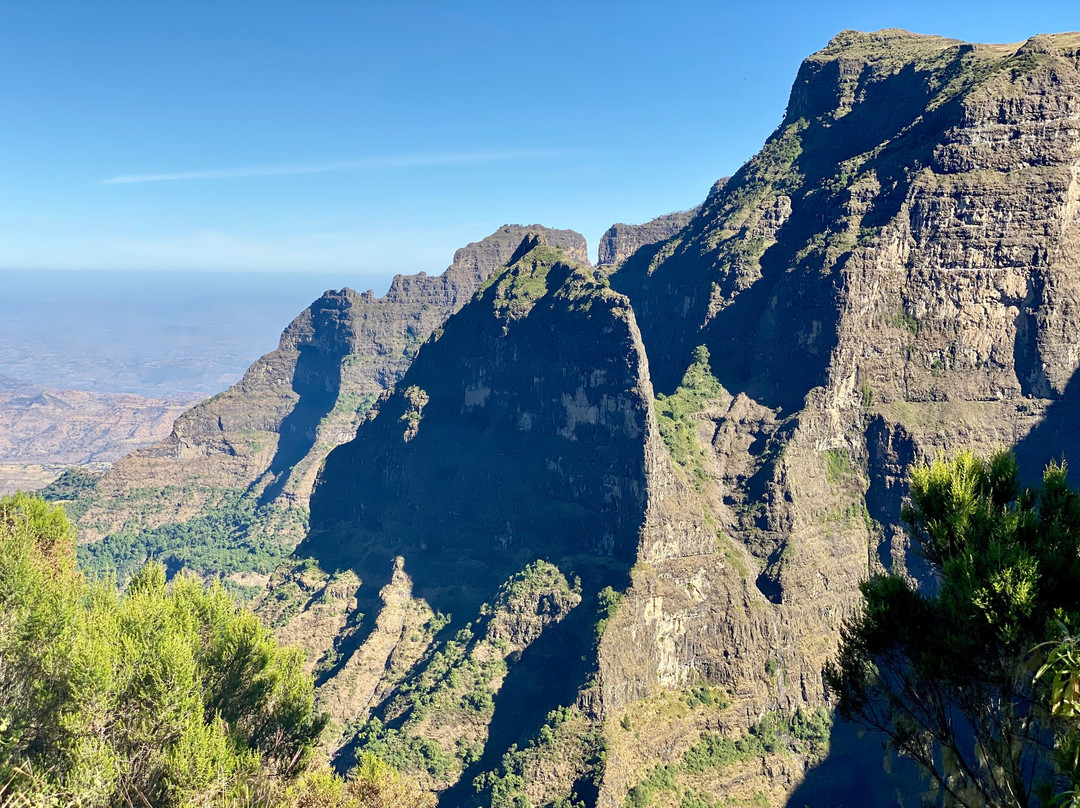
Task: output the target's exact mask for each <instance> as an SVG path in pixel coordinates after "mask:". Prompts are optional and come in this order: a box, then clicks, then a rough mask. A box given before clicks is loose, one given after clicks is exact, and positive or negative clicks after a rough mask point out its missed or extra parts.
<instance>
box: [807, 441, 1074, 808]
mask: <svg viewBox="0 0 1080 808" xmlns="http://www.w3.org/2000/svg"><path fill="white" fill-rule="evenodd" d="M910 482H911V504H910V505H909V506H907V507H905V509H904V511H903V513H902V517H903V519H904V521H905V522H906V523H907V526H908V527H909V529H910V532H911V535H912V536H913V538H914V539H915V540H916V542H917V543H918V547H919V549H920V550H921V551H922V554H923V555H924V556H925V557H926V559H927V560H928V561H929V563H930V565H931V567H932V569H933V571H934V580H933V581H932V582H929V584H930V585H929V587H928V588H930V589H933V590H936V591H935V592H934V593H933V594H928V593H927V592H926V591H921V590H919V589H917V588H916V587H915V586H914V585H913V583H912V582H911V581H909V580H908V579H906V578H904V577H902V576H900V575H880V576H877V577H875V578H872V579H871V580H869V581H867V582H866V583H864V584H863V585H862V592H863V595H864V597H865V604H864V608H863V609H862V611H861V613H860V614H859V615H857V616H856V617H855V618H853V619H851V620H849V621H848V622H847V624H846V625H845V627H844V629H843V632H842V643H841V649H840V653H839V656H838V658H837V660H836V662H835V663H834V664H832V665H830V666H829V667H828V669H827V670H826V682H827V684H828V686H829V689H830V691H831V692H832V693H833V694H834V695H835V696H836V697H837V700H838V709H839V712H840V713H841V715H843V716H844V717H846V718H849V719H852V720H855V721H857V722H858V723H860V724H862V725H864V726H866V727H869V728H871V729H874V730H878V731H881V732H883V733H885V734H886V735H887V736H888V739H889V744H890V746H891V747H892V749H893V750H894V751H896V752H899V753H900V754H902V755H904V756H906V757H909V758H911V759H912V760H914V761H915V762H916V763H918V764H919V765H920V766H922V767H923V768H924V769H925V771H926V772H927V773H928V774H929V775H930V777H931V779H932V782H933V784H934V785H935V787H936V788H939V789H941V790H942V791H943V792H945V794H946V795H947V801H948V802H949V803H951V804H955V805H962V806H970V807H971V808H974V807H975V806H986V805H995V806H1027V805H1031V804H1034V803H1036V802H1038V797H1037V796H1036V795H1037V794H1038V793H1040V792H1037V791H1036V786H1037V785H1039V784H1040V783H1047V784H1048V783H1049V782H1050V780H1052V779H1053V777H1054V773H1053V769H1052V765H1051V764H1052V754H1051V747H1052V743H1053V723H1054V719H1053V717H1052V716H1051V715H1050V711H1049V710H1047V709H1046V708H1045V707H1044V706H1043V705H1044V703H1045V699H1044V698H1042V697H1041V696H1040V695H1039V694H1037V693H1036V687H1038V686H1039V684H1038V683H1037V682H1036V681H1035V672H1036V669H1037V668H1038V663H1039V661H1040V659H1041V657H1042V656H1043V655H1044V654H1045V650H1040V649H1044V648H1045V646H1043V645H1042V644H1043V643H1044V642H1045V641H1046V640H1047V638H1048V636H1050V635H1051V634H1052V633H1053V632H1055V631H1058V629H1057V628H1056V627H1057V626H1059V625H1062V626H1066V627H1068V626H1072V625H1075V624H1076V621H1077V618H1078V616H1080V586H1077V581H1078V580H1080V497H1078V495H1077V494H1076V493H1075V492H1074V491H1072V490H1071V489H1070V488H1069V487H1068V485H1067V484H1066V479H1065V468H1064V466H1063V465H1057V464H1053V463H1052V464H1050V465H1049V466H1048V467H1047V468H1046V471H1045V473H1044V475H1043V481H1042V487H1041V489H1039V490H1023V491H1021V490H1020V486H1019V483H1018V474H1017V466H1016V461H1015V459H1014V458H1013V456H1012V455H1011V454H1009V453H1008V452H998V453H996V454H994V455H993V456H991V457H990V458H987V459H980V458H977V457H975V456H973V455H972V454H970V453H962V454H960V455H958V456H957V457H956V458H954V459H953V460H950V461H946V460H937V461H935V462H933V463H931V464H929V465H922V466H919V467H916V468H915V469H914V470H913V471H912V473H911V481H910Z"/></svg>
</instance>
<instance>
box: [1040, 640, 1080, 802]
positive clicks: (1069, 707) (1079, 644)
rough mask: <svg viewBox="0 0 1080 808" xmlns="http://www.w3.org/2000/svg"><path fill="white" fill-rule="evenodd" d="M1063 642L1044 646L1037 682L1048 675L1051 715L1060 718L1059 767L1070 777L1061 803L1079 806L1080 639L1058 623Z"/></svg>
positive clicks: (1058, 738) (1054, 641) (1057, 748)
mask: <svg viewBox="0 0 1080 808" xmlns="http://www.w3.org/2000/svg"><path fill="white" fill-rule="evenodd" d="M1058 627H1059V629H1060V630H1061V631H1062V634H1063V635H1064V636H1063V637H1062V639H1059V640H1053V641H1050V642H1047V643H1045V644H1044V646H1043V647H1044V648H1046V649H1048V653H1047V658H1046V662H1045V663H1044V664H1043V666H1042V667H1041V668H1040V669H1039V671H1038V673H1036V675H1035V678H1036V679H1042V678H1043V677H1046V676H1047V675H1048V674H1049V681H1050V700H1049V706H1050V712H1051V714H1052V715H1054V716H1057V717H1058V718H1060V719H1062V721H1061V724H1060V725H1059V728H1058V733H1057V738H1056V752H1057V763H1058V767H1059V768H1060V769H1061V771H1063V772H1064V773H1065V774H1066V775H1067V776H1068V778H1069V781H1070V783H1071V786H1072V787H1071V788H1069V789H1067V790H1065V791H1063V792H1062V793H1061V794H1059V795H1058V800H1059V802H1060V804H1062V805H1067V806H1069V808H1078V806H1080V637H1078V636H1077V635H1076V634H1071V633H1069V631H1068V629H1067V627H1066V626H1065V624H1064V623H1058Z"/></svg>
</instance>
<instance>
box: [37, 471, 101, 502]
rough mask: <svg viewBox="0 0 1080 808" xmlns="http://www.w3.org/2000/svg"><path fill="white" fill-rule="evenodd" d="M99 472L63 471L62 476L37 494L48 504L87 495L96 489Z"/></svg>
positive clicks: (99, 476) (99, 477)
mask: <svg viewBox="0 0 1080 808" xmlns="http://www.w3.org/2000/svg"><path fill="white" fill-rule="evenodd" d="M100 479H101V473H100V472H94V471H89V470H87V469H84V468H78V467H75V468H70V469H65V470H64V472H63V474H61V475H60V476H59V477H57V478H56V479H55V480H53V481H52V482H51V483H49V484H48V485H47V486H45V487H44V488H42V489H41V491H39V492H38V493H39V494H40V496H41V497H42V498H44V499H46V500H48V501H49V502H58V501H61V500H72V499H77V498H78V497H81V496H84V495H86V494H89V493H90V492H91V491H93V490H94V489H95V488H97V484H98V480H100Z"/></svg>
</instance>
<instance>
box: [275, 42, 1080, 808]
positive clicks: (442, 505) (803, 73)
mask: <svg viewBox="0 0 1080 808" xmlns="http://www.w3.org/2000/svg"><path fill="white" fill-rule="evenodd" d="M1078 48H1080V35H1071V34H1070V35H1057V36H1043V37H1035V38H1033V39H1031V40H1029V41H1027V42H1025V43H1022V44H1019V45H1000V46H997V45H972V44H967V43H962V42H957V41H954V40H947V39H941V38H937V37H927V36H917V35H913V34H909V33H907V32H903V31H894V30H890V31H881V32H877V33H873V34H864V33H859V32H844V33H842V34H840V35H838V36H837V37H836V38H834V39H833V41H832V42H830V43H829V45H828V47H826V48H825V49H824V50H823V51H821V52H820V53H817V54H815V55H813V56H811V57H810V58H809V59H807V60H806V61H805V62H804V63H803V65H802V67H801V69H800V71H799V74H798V76H797V78H796V82H795V86H794V87H793V90H792V94H791V98H790V101H789V104H788V108H787V112H786V114H785V117H784V120H783V121H782V123H781V125H780V126H779V128H778V129H777V130H776V132H775V133H774V134H773V135H772V136H771V137H770V138H769V140H768V142H767V143H766V144H765V146H764V148H763V150H762V151H761V152H760V153H759V154H758V155H757V156H755V157H754V158H753V159H752V160H751V161H750V162H749V163H747V165H745V166H744V167H743V168H742V169H740V170H739V172H737V173H736V174H735V175H734V176H733V177H732V178H731V179H730V181H728V182H727V183H726V184H724V185H723V186H721V187H718V188H715V189H714V190H713V192H711V193H710V194H709V196H708V198H707V199H706V201H705V202H704V204H703V205H702V206H701V208H700V209H698V210H697V211H696V212H695V213H694V215H693V217H692V218H691V220H690V221H689V222H687V223H686V224H685V226H683V227H681V228H679V229H678V232H677V233H675V234H674V235H673V236H671V237H670V238H668V239H666V240H664V241H662V242H659V243H656V244H653V245H650V246H646V247H644V248H640V249H638V250H637V251H636V252H635V253H634V254H633V255H631V256H629V257H628V258H626V260H625V261H623V262H622V263H620V264H618V265H617V269H615V270H614V271H613V272H612V271H611V269H608V270H592V269H590V268H588V267H584V266H581V265H580V264H577V263H575V262H574V261H573V260H571V258H570V257H569V256H566V255H560V254H558V253H557V252H556V251H553V250H551V249H550V248H545V247H543V246H542V245H539V244H538V243H536V242H535V241H532V240H526V241H525V242H524V243H523V245H522V246H521V248H520V249H519V250H518V252H517V254H516V255H515V256H514V257H513V259H512V260H511V261H510V263H509V264H508V266H507V267H506V268H505V269H503V270H502V271H501V272H500V273H499V274H498V275H497V276H496V277H495V278H494V279H493V280H492V281H491V282H489V284H488V285H487V286H486V287H485V288H484V289H483V291H482V292H481V293H480V294H479V295H477V297H476V298H475V299H474V300H473V301H472V302H471V303H470V304H469V305H468V306H466V307H465V308H464V309H462V311H461V312H459V313H458V314H457V315H455V316H454V317H453V318H451V319H450V320H449V321H448V322H447V323H446V325H445V330H444V331H443V332H442V334H441V336H438V338H437V339H435V340H434V341H432V342H430V343H428V344H427V345H425V346H424V348H423V349H422V350H421V351H420V352H419V354H418V355H417V358H416V360H415V362H414V364H413V365H412V367H411V368H410V369H409V371H408V372H407V373H406V375H405V376H404V377H403V379H402V381H401V383H400V384H399V386H398V387H397V389H396V392H395V393H394V394H393V395H391V396H390V397H388V398H386V399H385V400H384V401H383V402H382V403H381V405H380V406H379V408H378V411H377V412H376V413H375V414H374V416H373V417H371V418H370V419H368V420H367V421H366V422H365V423H364V424H362V425H361V427H360V428H359V431H358V433H357V436H356V438H355V439H354V440H353V441H352V442H350V443H348V444H346V445H344V446H342V447H340V448H339V449H337V450H335V451H334V452H332V453H331V454H330V455H329V457H328V458H327V462H326V467H325V470H324V472H323V474H322V475H321V477H320V481H319V483H318V485H317V486H316V490H315V495H314V497H313V500H312V531H311V533H310V535H309V536H308V538H307V539H306V541H305V542H304V544H302V545H301V546H300V548H298V551H297V554H296V556H295V558H294V559H293V560H292V561H291V562H290V563H289V564H288V565H287V566H286V567H285V568H283V569H282V570H280V571H279V572H278V573H277V574H276V576H275V580H274V582H273V586H272V588H271V593H270V596H269V597H268V598H267V601H266V603H265V604H264V613H265V614H266V615H267V617H268V619H271V620H273V621H274V622H275V623H276V624H277V625H278V626H279V627H280V630H281V632H282V634H283V635H284V636H286V637H289V638H291V639H297V640H303V641H305V642H307V643H308V645H309V647H310V648H311V649H312V650H313V652H314V654H315V657H314V659H313V664H315V665H317V670H318V673H319V677H320V682H321V683H322V692H323V694H324V696H323V698H324V704H325V705H326V706H327V707H329V708H330V709H331V710H332V712H333V713H334V716H335V719H336V721H337V729H338V743H339V744H340V753H339V754H340V755H341V760H342V761H343V762H344V763H347V762H348V757H349V755H350V754H351V749H352V748H353V746H354V745H356V744H362V745H365V746H367V747H368V748H372V749H374V750H375V751H377V752H379V753H380V754H383V755H384V756H386V757H387V758H388V759H390V760H392V761H393V762H394V763H395V764H397V765H399V766H401V767H403V768H405V769H406V770H407V771H409V772H410V773H412V774H414V775H415V776H417V777H421V778H423V779H424V781H425V782H426V783H427V784H428V785H429V786H430V787H431V788H433V789H434V790H436V791H438V792H439V793H440V794H441V800H442V804H444V805H465V804H469V805H471V804H476V803H478V802H479V803H482V804H491V805H507V804H510V803H515V804H524V803H522V802H521V801H522V800H527V801H528V802H529V803H531V804H534V805H541V804H542V805H554V804H566V803H565V800H569V799H575V797H574V795H576V799H581V800H583V801H584V802H585V803H586V804H598V805H603V806H616V805H622V804H627V805H631V806H644V805H649V804H655V805H664V806H667V805H680V804H682V805H688V804H690V805H699V804H700V805H708V804H714V803H716V802H717V801H719V800H726V801H727V802H726V803H725V804H747V805H749V804H758V805H761V804H773V805H780V804H785V803H789V804H792V805H803V804H812V805H813V804H830V803H828V799H829V796H830V794H835V793H837V792H842V793H844V794H845V795H846V796H848V797H850V798H851V801H852V802H858V803H859V804H882V805H884V804H894V803H895V800H896V793H895V791H894V787H893V786H892V785H889V784H887V783H886V781H885V779H884V775H881V776H880V778H875V777H870V776H869V775H868V772H870V771H871V769H872V768H873V767H877V766H879V765H880V755H877V756H875V755H874V753H873V750H872V749H871V750H870V752H869V759H866V758H865V755H864V758H863V759H861V760H860V759H859V758H858V757H857V753H856V751H855V750H854V748H853V746H852V742H853V739H852V737H851V735H850V733H849V732H848V731H847V730H846V729H845V728H843V727H836V728H834V729H833V730H832V732H831V735H830V731H829V728H828V724H829V721H828V718H827V712H825V711H824V708H827V706H828V705H827V701H826V699H825V694H824V692H823V687H822V680H821V667H822V664H823V662H824V661H825V660H826V659H827V658H828V657H829V656H830V654H831V653H833V650H834V648H835V643H836V640H837V633H838V628H839V626H840V623H841V621H842V619H843V618H844V616H845V615H847V614H849V613H850V612H851V610H852V609H853V608H855V607H856V605H857V603H858V600H859V593H858V589H857V584H858V582H859V581H860V580H862V579H863V578H865V577H866V576H867V575H868V574H870V573H871V572H872V571H874V570H875V569H880V568H882V567H883V566H888V567H898V568H901V569H907V570H908V571H909V572H910V573H911V574H914V575H918V573H919V568H918V561H917V559H914V558H911V557H910V556H909V554H908V552H907V550H908V548H907V546H906V544H905V540H904V537H903V534H902V532H900V531H899V530H898V527H897V522H898V519H897V514H898V511H899V505H900V501H901V498H902V494H903V478H904V473H905V468H906V466H907V465H908V464H909V463H910V462H911V461H912V460H913V459H915V458H917V457H919V456H923V455H926V454H927V453H931V452H934V451H937V450H938V449H943V448H944V449H948V448H954V447H961V446H963V447H974V448H976V449H986V448H990V447H993V446H996V445H1000V444H1013V445H1017V446H1018V451H1019V453H1020V456H1021V458H1022V459H1023V460H1024V462H1025V464H1026V469H1027V471H1028V473H1029V474H1030V473H1031V472H1033V471H1034V470H1035V468H1036V466H1037V465H1038V464H1039V463H1040V462H1041V460H1042V459H1044V458H1046V457H1048V456H1050V455H1054V454H1058V453H1061V452H1062V451H1064V452H1065V453H1066V454H1070V453H1072V452H1073V451H1074V450H1075V449H1076V448H1077V447H1076V444H1077V438H1076V437H1075V435H1074V431H1073V430H1072V429H1071V426H1070V425H1071V424H1072V423H1073V418H1074V417H1075V414H1076V409H1075V407H1076V398H1077V394H1076V393H1075V389H1074V388H1075V385H1074V384H1073V383H1072V377H1073V375H1074V374H1075V371H1076V367H1077V365H1078V364H1080V342H1078V340H1077V338H1076V334H1077V330H1076V325H1077V324H1076V322H1075V318H1076V317H1077V314H1076V312H1077V311H1080V309H1078V306H1077V303H1078V301H1077V294H1078V290H1077V283H1078V280H1077V278H1080V273H1078V271H1077V270H1078V269H1080V235H1078V233H1080V56H1078ZM612 250H614V251H613V252H612V253H611V254H612V255H615V254H617V250H615V248H612ZM605 254H607V253H605ZM830 741H831V744H832V746H831V750H830ZM866 748H867V747H866V745H864V746H863V749H864V750H865V749H866ZM875 757H877V759H876V760H874V758H875ZM867 767H870V768H867ZM916 796H917V795H916Z"/></svg>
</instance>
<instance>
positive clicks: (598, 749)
mask: <svg viewBox="0 0 1080 808" xmlns="http://www.w3.org/2000/svg"><path fill="white" fill-rule="evenodd" d="M606 754H607V747H606V745H605V741H604V738H603V733H602V732H601V731H600V728H599V725H598V724H597V723H596V720H595V719H593V718H590V717H588V716H586V715H585V714H584V712H583V711H582V710H581V708H580V707H578V706H576V705H567V706H563V707H559V708H557V709H555V710H552V711H551V712H549V713H548V714H547V716H546V718H545V720H544V723H543V725H541V727H540V729H539V730H538V731H537V733H536V735H534V736H533V737H532V738H531V739H530V740H529V741H528V743H526V744H525V745H524V746H522V747H521V748H518V746H517V744H514V745H512V746H511V747H510V748H509V749H508V750H507V752H506V753H505V754H504V755H503V756H502V760H501V761H500V764H499V766H498V767H496V768H495V770H494V771H488V772H484V773H483V774H480V775H478V776H476V777H475V778H473V783H472V786H473V790H474V791H475V792H476V795H477V796H476V798H475V801H474V803H473V804H480V805H487V806H490V808H531V805H532V802H531V801H530V799H529V797H528V794H527V793H526V786H528V785H534V786H535V785H536V781H537V778H536V773H537V772H538V771H540V772H545V773H546V772H550V771H551V770H552V768H553V767H559V768H561V769H563V771H564V772H573V773H574V775H575V777H574V778H573V779H574V780H575V782H576V783H577V784H581V783H582V782H583V781H585V780H588V781H592V783H593V785H594V786H595V785H599V782H600V778H601V776H602V774H603V764H604V761H605V760H606ZM551 785H553V784H552V783H548V784H547V789H545V791H546V794H545V796H543V797H542V799H543V800H544V803H543V804H545V805H553V806H555V808H583V801H582V800H581V798H580V797H579V796H578V794H577V793H576V792H573V791H571V792H570V793H569V794H567V793H565V792H564V793H562V794H561V795H556V794H553V793H552V791H551ZM541 793H542V794H544V793H545V792H544V791H541Z"/></svg>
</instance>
